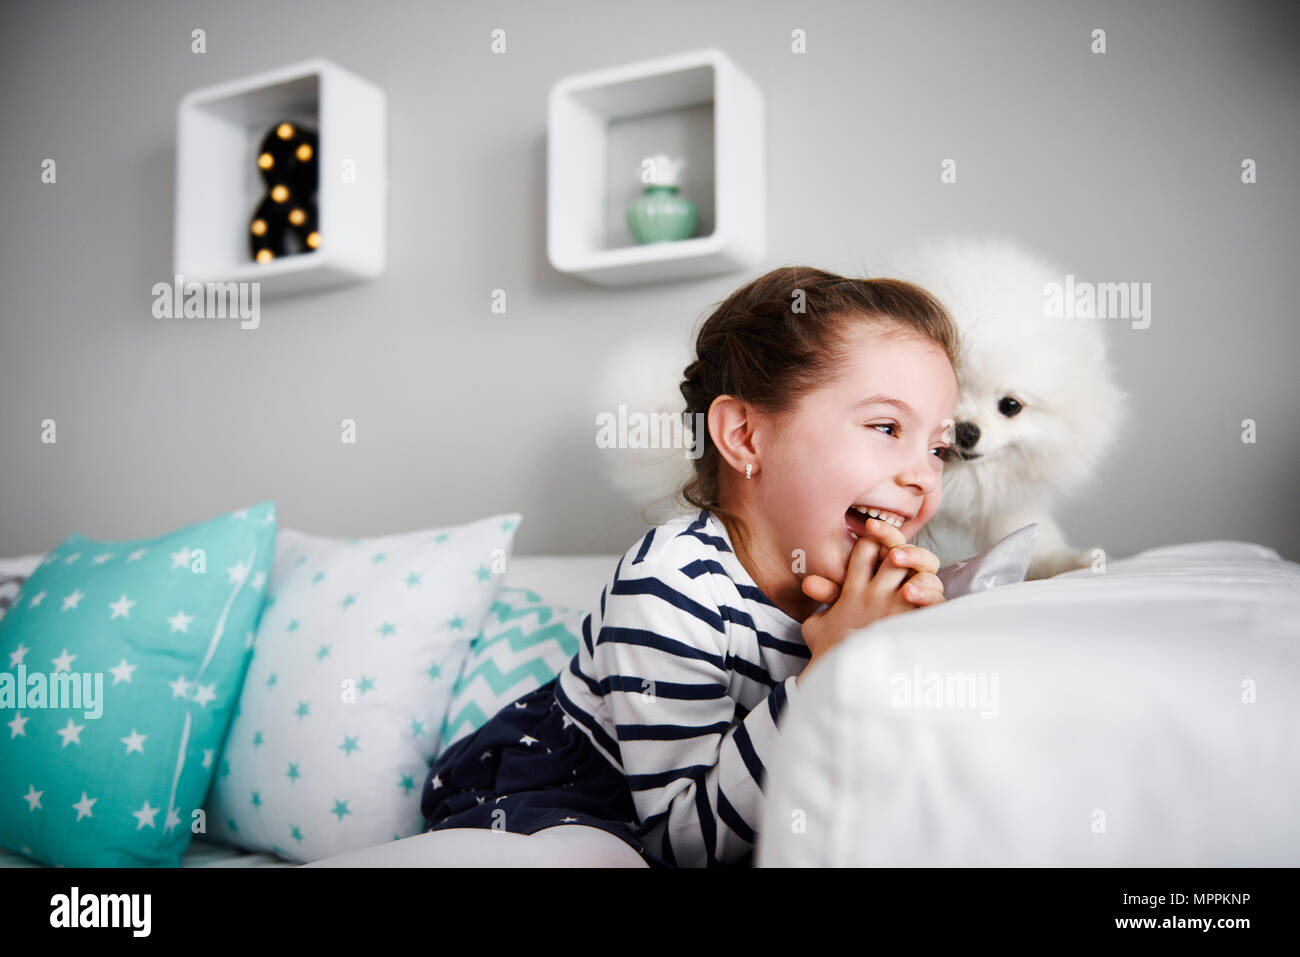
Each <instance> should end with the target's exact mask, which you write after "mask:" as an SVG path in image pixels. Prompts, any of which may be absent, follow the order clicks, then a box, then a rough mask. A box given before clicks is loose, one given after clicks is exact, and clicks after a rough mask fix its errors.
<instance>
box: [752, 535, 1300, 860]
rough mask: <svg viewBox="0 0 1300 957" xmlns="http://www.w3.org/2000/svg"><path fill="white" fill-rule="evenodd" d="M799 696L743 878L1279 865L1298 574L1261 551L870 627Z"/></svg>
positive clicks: (1037, 589) (1294, 833) (1189, 554)
mask: <svg viewBox="0 0 1300 957" xmlns="http://www.w3.org/2000/svg"><path fill="white" fill-rule="evenodd" d="M800 690H801V692H802V693H801V694H800V695H799V696H798V698H797V700H794V701H792V704H791V708H790V710H789V711H788V712H787V713H786V715H785V717H784V721H783V724H782V734H781V744H780V747H779V749H778V752H777V754H775V755H774V756H773V758H772V761H771V764H770V766H769V768H768V780H767V786H766V797H767V800H766V804H765V810H764V815H763V819H762V823H761V828H760V839H759V845H758V848H757V851H756V854H755V862H756V864H757V865H758V866H864V865H893V866H910V865H1085V866H1087V865H1095V866H1296V865H1298V864H1300V815H1297V813H1296V810H1297V807H1300V761H1298V760H1297V756H1298V755H1297V744H1296V738H1297V734H1298V733H1300V565H1298V564H1296V563H1294V562H1288V561H1284V560H1282V559H1281V558H1279V557H1278V555H1277V554H1276V553H1275V552H1274V551H1272V550H1271V549H1268V548H1265V547H1263V546H1260V545H1254V544H1250V543H1246V542H1221V541H1220V542H1198V543H1194V544H1186V545H1175V546H1168V547H1163V548H1155V549H1150V550H1148V551H1146V552H1142V553H1140V554H1138V555H1136V556H1133V557H1132V558H1128V559H1123V560H1119V561H1114V562H1111V563H1110V566H1109V567H1108V569H1107V570H1106V572H1105V573H1104V574H1096V573H1094V572H1092V571H1090V570H1081V571H1076V572H1070V573H1068V574H1065V575H1059V576H1057V577H1056V578H1053V579H1049V580H1046V581H1036V582H1025V583H1021V584H1016V585H1007V586H1003V587H1001V588H995V589H993V590H991V591H987V592H980V593H976V594H972V595H968V596H964V597H961V598H956V599H953V600H951V601H949V602H946V603H944V604H942V605H940V606H937V607H933V608H927V609H923V610H919V611H915V612H910V613H906V614H903V615H899V616H895V617H892V618H889V619H885V620H884V621H881V622H877V623H875V624H873V625H872V626H870V627H868V628H865V629H863V630H861V631H860V632H857V633H856V634H854V635H852V636H850V637H849V638H848V639H846V640H845V641H843V642H842V643H841V644H840V645H838V646H837V647H836V648H835V649H834V650H833V651H832V652H831V653H828V655H827V656H826V658H824V659H820V660H818V661H817V662H816V664H814V665H812V666H811V669H810V670H809V672H808V673H807V677H806V678H804V679H803V682H802V684H801V688H800ZM963 692H969V693H966V694H963ZM981 692H982V695H981ZM936 705H937V706H936Z"/></svg>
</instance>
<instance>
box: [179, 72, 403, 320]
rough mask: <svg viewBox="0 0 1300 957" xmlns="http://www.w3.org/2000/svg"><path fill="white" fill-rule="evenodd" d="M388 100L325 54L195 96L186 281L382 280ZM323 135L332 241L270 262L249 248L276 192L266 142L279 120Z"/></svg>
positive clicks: (189, 101) (285, 288)
mask: <svg viewBox="0 0 1300 957" xmlns="http://www.w3.org/2000/svg"><path fill="white" fill-rule="evenodd" d="M386 114H387V98H386V97H385V95H384V91H383V90H381V89H380V88H379V87H377V86H375V85H374V84H372V83H369V82H367V81H366V80H363V79H361V78H360V77H358V76H355V75H354V74H352V73H349V72H348V71H346V70H344V69H342V68H340V67H338V66H336V65H335V64H333V63H331V62H329V61H328V60H323V59H314V60H308V61H306V62H303V63H296V64H293V65H292V66H286V67H282V68H280V69H276V70H271V71H269V72H267V73H260V74H258V75H256V76H251V77H246V78H244V79H241V80H235V81H233V82H230V83H223V84H219V85H217V86H210V87H205V88H204V89H201V90H194V91H193V92H191V93H188V94H186V95H185V96H184V97H183V98H182V99H181V102H180V108H179V110H178V113H177V144H176V235H175V243H174V247H173V254H174V259H173V268H174V270H175V272H176V273H179V274H180V275H181V277H182V280H183V281H184V282H190V281H195V282H241V281H259V282H260V283H261V286H260V291H261V295H263V296H266V295H276V294H278V293H289V292H299V291H304V290H310V289H320V288H324V287H327V286H336V285H341V284H343V283H350V282H357V281H360V280H364V279H371V278H374V277H376V276H379V275H380V274H382V273H383V271H384V263H385V255H386V248H385V220H386V215H385V214H386V209H385V207H386V205H387V190H388V180H387V177H388V173H387V165H386V164H387V115H386ZM281 119H287V120H289V121H291V122H298V123H302V124H304V125H307V126H310V127H313V128H315V129H316V130H317V131H318V134H319V139H318V147H317V148H318V156H319V160H318V163H319V165H318V169H319V173H320V178H319V183H318V185H317V193H316V201H317V216H318V219H317V223H318V226H319V232H320V234H321V245H320V247H319V248H318V249H315V250H312V251H311V252H304V253H299V254H296V255H288V256H284V257H282V258H279V259H274V260H272V261H271V262H268V263H258V262H255V261H254V260H253V258H252V257H251V256H250V255H249V251H248V239H249V237H248V227H249V222H250V220H251V219H252V216H253V212H254V210H255V209H256V208H257V204H258V202H259V201H260V200H261V198H262V196H263V195H264V194H265V193H266V185H265V183H264V182H263V181H262V177H261V174H260V172H259V170H258V168H257V164H256V161H257V149H258V146H259V144H260V143H261V140H262V137H264V136H265V135H266V132H267V130H269V129H270V128H271V126H272V124H274V123H275V122H276V121H277V120H281Z"/></svg>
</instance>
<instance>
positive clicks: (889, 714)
mask: <svg viewBox="0 0 1300 957" xmlns="http://www.w3.org/2000/svg"><path fill="white" fill-rule="evenodd" d="M41 557H42V556H39V555H37V556H28V557H27V558H25V559H18V560H10V561H0V573H2V572H3V571H5V570H12V569H14V568H21V567H22V565H23V563H25V564H26V565H27V567H28V570H30V568H33V567H35V565H36V564H37V563H38V562H39V561H40V559H41ZM617 560H618V556H616V555H587V556H531V557H530V556H521V557H517V558H515V559H514V560H513V562H512V565H511V567H510V569H509V571H508V572H507V575H506V583H507V584H510V585H518V586H522V587H528V588H531V589H532V590H534V591H536V592H537V593H538V594H540V595H542V596H543V597H544V598H546V599H547V600H549V601H552V602H554V603H556V604H561V605H568V606H569V607H573V608H584V607H588V606H589V605H590V603H591V602H592V601H593V599H594V598H595V597H596V596H598V595H599V593H600V588H601V586H602V584H603V583H604V581H605V579H606V577H607V576H608V574H609V572H610V570H611V569H612V568H613V565H614V563H615V562H617ZM918 670H919V673H920V680H919V682H918V680H917V672H918ZM930 675H939V676H940V677H941V678H942V677H945V676H946V677H948V678H954V679H955V678H959V677H960V676H965V675H975V676H977V677H978V676H979V675H984V676H985V678H986V683H985V686H984V690H985V698H984V700H983V701H981V700H980V699H979V695H978V691H979V685H978V682H976V683H975V684H974V685H971V686H970V687H973V688H974V690H975V691H976V692H977V694H976V695H975V696H974V698H972V699H971V700H968V701H965V702H963V701H962V700H960V699H959V698H956V697H954V696H953V694H954V692H956V691H957V690H959V689H960V687H962V685H960V684H959V683H954V684H952V685H951V686H950V687H949V688H948V693H947V695H946V696H945V695H943V694H940V696H939V697H938V698H937V699H936V700H937V702H938V704H940V705H941V706H940V707H926V706H924V705H926V703H927V702H926V698H925V691H926V686H925V683H926V680H927V677H928V676H930ZM994 676H996V678H997V683H996V686H995V685H993V683H992V679H993V677H994ZM913 690H915V691H918V692H920V697H919V698H914V699H913V701H912V702H910V703H914V704H917V705H919V706H918V707H905V706H904V704H906V703H908V702H904V701H903V700H902V698H901V695H902V694H903V693H904V692H910V691H913ZM801 691H802V692H803V693H802V694H800V695H799V697H798V699H797V700H792V702H791V706H790V708H789V710H788V711H787V712H786V714H785V716H784V718H783V723H782V735H781V742H780V745H779V747H778V750H777V753H776V754H775V755H774V757H773V760H772V762H771V765H770V766H769V768H768V778H767V784H766V796H767V801H766V806H765V809H764V815H763V819H762V822H761V826H760V828H759V831H760V836H759V843H758V847H757V850H756V853H755V865H756V866H759V867H792V866H795V867H798V866H806V867H823V866H863V865H897V866H910V865H1030V864H1047V865H1107V866H1116V865H1118V866H1192V865H1209V866H1228V865H1245V866H1269V865H1280V866H1296V865H1297V864H1300V821H1297V818H1296V815H1295V808H1296V807H1297V806H1298V805H1300V762H1297V760H1296V757H1295V755H1296V752H1295V743H1294V742H1295V738H1296V734H1297V732H1298V731H1300V565H1297V564H1296V563H1294V562H1288V561H1283V560H1282V559H1280V558H1279V557H1278V556H1277V554H1276V553H1275V552H1273V551H1271V550H1270V549H1267V548H1264V547H1263V546H1260V545H1253V544H1250V543H1245V542H1199V543H1195V544H1188V545H1176V546H1168V547H1164V548H1157V549H1151V550H1148V551H1145V552H1142V553H1140V554H1139V555H1136V556H1133V557H1131V558H1127V559H1122V560H1119V561H1115V562H1112V563H1111V564H1110V566H1109V568H1108V569H1107V570H1106V572H1105V574H1101V575H1098V574H1094V573H1092V572H1090V571H1078V572H1071V573H1068V574H1065V575H1060V576H1057V577H1056V578H1053V579H1049V580H1046V581H1038V582H1023V583H1020V584H1016V585H1005V586H1002V587H1000V588H996V589H993V590H992V591H986V592H980V593H976V594H971V595H966V596H963V597H961V598H956V599H953V600H951V601H949V602H946V603H944V604H942V605H940V606H936V607H934V608H928V609H924V610H922V611H917V612H913V613H909V614H907V615H901V616H896V617H893V618H890V619H887V620H885V621H882V622H878V623H876V624H875V625H872V626H871V627H869V628H867V629H863V630H862V631H861V632H859V633H858V634H856V635H854V636H851V637H850V638H848V639H846V640H845V641H844V642H843V643H842V644H841V645H840V646H838V647H837V648H836V649H835V650H834V652H833V653H832V654H830V655H828V656H827V658H826V659H825V660H823V661H819V662H818V663H817V665H816V666H814V669H813V670H812V671H810V672H809V674H808V677H807V679H806V680H805V684H804V685H803V686H802V687H801ZM963 705H973V706H963ZM982 713H984V714H990V715H991V716H990V717H987V718H985V717H981V714H982ZM566 831H567V832H568V833H567V834H565V833H561V832H566ZM441 833H442V834H443V835H447V834H450V833H451V832H441ZM542 833H543V834H544V835H546V839H545V840H543V841H534V839H533V838H531V837H530V838H523V837H521V836H519V835H494V834H492V833H491V832H481V833H475V834H472V835H466V832H464V831H461V832H460V834H461V835H464V837H455V836H453V837H452V838H451V839H450V840H446V839H444V840H441V841H439V842H438V846H437V847H436V848H435V847H434V845H433V844H431V843H429V842H428V841H423V840H421V839H431V838H436V837H438V836H439V834H438V832H434V833H432V834H427V835H418V836H417V837H416V838H408V839H407V840H406V841H405V842H400V841H399V842H393V843H391V844H385V845H381V846H379V847H376V848H372V849H367V850H363V851H358V852H354V853H353V854H350V855H344V856H343V857H341V858H334V859H327V860H326V861H323V862H315V864H313V865H307V866H323V865H340V866H353V865H358V866H370V865H378V866H462V865H476V864H477V865H487V866H492V865H498V864H513V865H525V866H611V867H622V866H630V867H636V866H644V862H642V861H641V859H640V858H639V857H638V856H637V855H636V854H635V853H634V852H632V851H631V849H630V848H629V847H628V846H627V845H626V844H624V843H623V842H622V841H620V840H619V839H618V838H615V837H613V836H611V835H608V834H606V833H605V832H603V831H597V830H595V829H591V828H554V829H552V833H549V834H548V833H547V832H542ZM569 835H572V836H573V837H574V840H572V841H568V840H566V838H567V837H568V836H569ZM498 837H501V838H504V840H495V839H496V838H498ZM512 839H515V840H512ZM494 840H495V843H491V842H493V841H494ZM520 841H524V842H532V843H524V844H520V843H519V842H520ZM484 842H488V843H484ZM511 845H513V846H514V847H517V848H519V852H518V854H517V855H515V853H514V852H513V851H512V850H511V849H510V846H511ZM181 864H182V866H183V867H275V866H280V867H290V866H294V865H292V864H290V863H289V862H286V861H282V860H279V859H278V858H275V857H273V856H271V855H267V854H251V853H247V852H244V851H240V850H238V849H235V848H231V847H226V846H224V845H221V844H216V843H213V842H209V841H206V840H199V839H196V840H194V841H192V842H191V845H190V849H189V851H188V852H187V853H186V854H185V856H184V858H183V860H182V862H181ZM0 866H27V867H31V866H37V865H34V864H33V863H32V862H30V861H27V860H26V859H24V858H21V857H19V856H17V855H11V854H0Z"/></svg>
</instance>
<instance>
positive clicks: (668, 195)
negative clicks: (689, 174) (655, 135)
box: [627, 153, 695, 244]
mask: <svg viewBox="0 0 1300 957" xmlns="http://www.w3.org/2000/svg"><path fill="white" fill-rule="evenodd" d="M685 165H686V161H685V160H675V159H673V158H672V157H670V156H666V155H664V154H663V153H658V154H656V155H655V156H651V157H649V158H647V159H645V160H643V161H642V163H641V182H643V183H645V184H646V187H645V193H644V195H642V196H641V197H640V198H639V199H637V200H636V202H634V203H632V205H631V206H629V207H628V208H627V228H628V231H629V232H630V233H631V234H632V238H633V239H635V240H636V241H637V242H638V243H642V244H645V243H663V242H672V241H674V240H678V239H688V238H690V236H691V234H692V233H694V232H695V204H694V203H692V202H691V201H690V200H689V199H687V198H686V197H685V196H680V195H678V192H677V190H678V182H679V179H678V177H679V175H680V173H681V170H682V167H683V166H685Z"/></svg>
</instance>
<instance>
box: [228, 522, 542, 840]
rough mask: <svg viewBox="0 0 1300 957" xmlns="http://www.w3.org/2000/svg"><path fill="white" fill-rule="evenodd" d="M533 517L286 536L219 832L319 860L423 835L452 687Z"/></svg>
mask: <svg viewBox="0 0 1300 957" xmlns="http://www.w3.org/2000/svg"><path fill="white" fill-rule="evenodd" d="M520 519H521V516H520V515H519V514H518V513H508V514H502V515H494V516H492V517H491V518H484V519H480V520H478V521H474V522H470V523H468V524H465V525H458V526H448V527H444V528H433V529H426V530H423V531H419V532H409V533H404V534H399V535H387V536H381V537H376V538H365V539H360V538H353V539H340V538H328V537H324V536H317V535H308V534H305V533H303V532H299V531H295V530H293V529H281V531H280V534H279V538H278V541H277V543H276V555H275V564H274V566H273V567H272V570H271V577H270V581H269V582H268V586H267V600H266V605H265V607H264V608H263V611H262V618H261V621H260V623H259V625H258V629H257V635H256V639H255V643H254V646H253V660H252V662H251V664H250V665H249V669H248V675H247V677H246V678H245V680H244V687H243V691H242V693H241V695H240V699H239V704H238V707H237V710H236V712H235V718H234V721H233V723H232V724H231V728H230V732H229V735H228V737H227V738H226V742H225V746H224V750H223V751H222V754H221V758H220V760H219V762H218V766H217V772H216V775H215V776H214V779H213V783H212V789H211V791H210V792H209V794H208V799H207V803H206V805H205V809H206V811H207V824H208V834H209V837H211V838H214V839H216V840H220V841H224V842H226V843H230V844H235V845H237V846H239V847H244V848H247V849H249V850H254V851H270V852H272V853H275V854H278V855H280V856H281V857H283V858H286V859H288V860H293V861H299V862H308V861H314V860H319V859H321V858H324V857H332V856H334V855H336V854H345V853H347V852H349V851H354V850H359V849H361V848H365V847H373V846H375V845H377V844H384V843H386V842H388V841H393V840H398V839H400V838H403V837H409V836H411V835H413V834H418V833H420V831H422V830H423V827H424V821H423V818H422V817H421V814H420V792H421V789H422V787H423V784H424V777H425V774H426V773H427V771H428V768H429V765H430V764H432V762H433V758H434V755H436V754H437V753H438V749H439V737H440V731H441V727H442V722H443V718H444V717H445V715H446V711H447V707H448V704H449V701H450V697H451V690H452V685H453V683H454V682H455V680H456V677H457V676H458V675H459V674H460V671H461V668H462V666H463V665H464V661H465V657H466V655H467V654H468V651H469V646H470V642H471V641H472V639H473V638H474V636H475V635H477V634H478V632H479V630H480V628H481V627H482V625H483V620H484V617H485V616H486V615H487V612H488V609H489V607H491V605H492V602H493V600H494V599H495V598H496V596H497V592H498V590H499V589H500V587H501V582H502V580H503V579H504V578H505V571H506V564H507V562H508V561H509V559H510V555H511V551H512V548H513V543H514V535H515V530H516V529H517V528H518V525H519V521H520Z"/></svg>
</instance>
